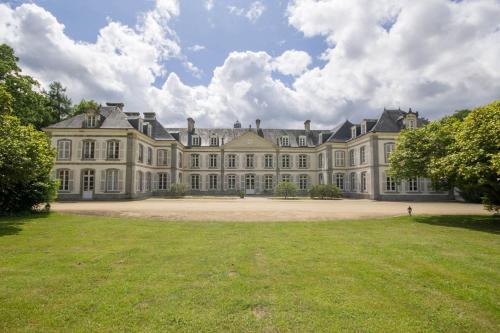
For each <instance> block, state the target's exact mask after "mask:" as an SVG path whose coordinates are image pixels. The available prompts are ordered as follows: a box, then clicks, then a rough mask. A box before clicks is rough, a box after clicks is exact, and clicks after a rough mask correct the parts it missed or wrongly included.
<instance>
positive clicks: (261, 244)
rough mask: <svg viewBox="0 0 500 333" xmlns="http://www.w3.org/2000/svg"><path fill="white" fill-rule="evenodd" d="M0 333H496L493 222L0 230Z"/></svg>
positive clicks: (21, 223) (498, 238) (63, 225)
mask: <svg viewBox="0 0 500 333" xmlns="http://www.w3.org/2000/svg"><path fill="white" fill-rule="evenodd" d="M0 331H3V332H47V331H51V332H68V331H72V332H74V331H76V332H126V331H128V332H138V331H146V332H158V331H171V332H213V331H234V332H236V331H238V332H240V331H246V332H258V331H264V332H273V331H276V332H283V331H295V332H306V331H308V332H321V331H329V332H332V331H356V332H499V331H500V221H499V220H498V219H494V218H488V217H413V218H408V217H404V218H393V219H384V220H369V221H368V220H365V221H333V222H320V223H211V222H210V223H186V222H166V221H158V220H140V219H117V218H104V217H88V216H87V217H85V216H76V215H61V214H51V215H48V216H44V215H41V216H35V217H23V218H9V219H5V218H3V219H0Z"/></svg>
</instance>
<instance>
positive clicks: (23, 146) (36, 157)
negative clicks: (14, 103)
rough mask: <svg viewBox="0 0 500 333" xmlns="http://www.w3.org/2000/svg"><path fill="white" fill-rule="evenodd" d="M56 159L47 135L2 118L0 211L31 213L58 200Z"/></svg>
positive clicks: (14, 118) (0, 119) (9, 118)
mask: <svg viewBox="0 0 500 333" xmlns="http://www.w3.org/2000/svg"><path fill="white" fill-rule="evenodd" d="M54 157H55V151H54V149H52V148H51V147H50V143H49V140H48V139H47V136H46V135H45V133H43V132H40V131H37V130H36V129H35V128H33V126H31V125H28V126H23V125H22V124H21V121H20V120H19V119H17V118H16V117H13V116H9V115H0V212H2V213H4V214H5V213H6V214H12V213H16V212H21V211H28V210H31V209H33V208H34V207H36V206H37V205H38V204H41V203H48V202H50V201H52V200H53V199H54V198H55V195H56V189H57V182H56V181H55V180H54V179H52V177H51V176H50V174H51V169H52V167H53V164H54Z"/></svg>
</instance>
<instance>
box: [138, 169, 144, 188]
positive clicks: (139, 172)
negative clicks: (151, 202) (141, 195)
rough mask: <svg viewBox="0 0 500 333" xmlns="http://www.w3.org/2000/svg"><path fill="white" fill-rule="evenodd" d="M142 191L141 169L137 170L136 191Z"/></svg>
mask: <svg viewBox="0 0 500 333" xmlns="http://www.w3.org/2000/svg"><path fill="white" fill-rule="evenodd" d="M142 191H144V174H143V173H142V171H137V192H142Z"/></svg>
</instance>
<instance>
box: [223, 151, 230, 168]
mask: <svg viewBox="0 0 500 333" xmlns="http://www.w3.org/2000/svg"><path fill="white" fill-rule="evenodd" d="M228 160H229V158H228V156H227V154H225V155H224V168H227V167H228V166H229V162H228Z"/></svg>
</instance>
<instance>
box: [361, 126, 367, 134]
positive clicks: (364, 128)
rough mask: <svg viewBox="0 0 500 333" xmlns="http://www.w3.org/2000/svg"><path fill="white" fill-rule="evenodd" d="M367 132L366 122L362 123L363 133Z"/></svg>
mask: <svg viewBox="0 0 500 333" xmlns="http://www.w3.org/2000/svg"><path fill="white" fill-rule="evenodd" d="M365 133H366V123H362V124H361V134H365Z"/></svg>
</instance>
